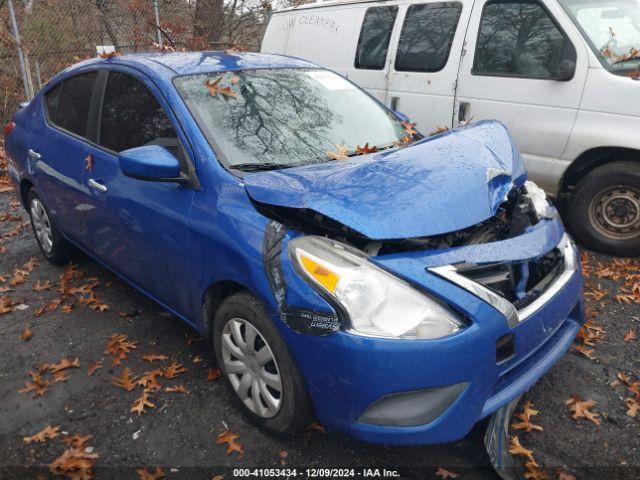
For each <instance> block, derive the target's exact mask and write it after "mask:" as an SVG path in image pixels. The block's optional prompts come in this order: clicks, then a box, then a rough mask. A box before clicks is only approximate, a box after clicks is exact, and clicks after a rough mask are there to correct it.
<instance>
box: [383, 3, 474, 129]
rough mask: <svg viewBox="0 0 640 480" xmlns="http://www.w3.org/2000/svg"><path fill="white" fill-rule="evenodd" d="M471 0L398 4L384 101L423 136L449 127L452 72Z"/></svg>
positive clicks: (451, 100)
mask: <svg viewBox="0 0 640 480" xmlns="http://www.w3.org/2000/svg"><path fill="white" fill-rule="evenodd" d="M471 5H472V3H471V2H468V1H467V2H464V4H463V3H461V2H441V1H436V2H429V3H416V4H413V5H409V6H408V7H403V11H402V12H401V14H400V16H401V22H402V23H401V25H402V28H401V30H400V34H399V36H398V38H397V40H395V39H394V44H395V45H396V46H395V48H392V59H391V61H390V64H391V67H390V69H391V70H390V73H389V97H390V101H389V104H390V105H391V107H392V108H393V109H394V110H398V111H400V112H402V113H404V114H405V115H407V116H408V117H409V118H410V119H411V121H412V122H416V123H417V124H418V130H420V132H421V133H423V134H425V135H428V134H429V133H431V132H434V131H437V130H438V128H444V127H451V126H452V116H453V115H452V113H453V108H454V98H455V88H456V77H457V75H458V68H459V60H460V52H461V51H462V43H463V41H464V34H465V31H466V26H467V22H468V19H469V15H470V14H471Z"/></svg>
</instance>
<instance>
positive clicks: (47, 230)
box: [27, 188, 75, 265]
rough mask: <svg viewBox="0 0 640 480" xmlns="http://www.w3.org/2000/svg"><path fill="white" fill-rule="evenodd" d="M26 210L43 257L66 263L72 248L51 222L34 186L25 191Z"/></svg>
mask: <svg viewBox="0 0 640 480" xmlns="http://www.w3.org/2000/svg"><path fill="white" fill-rule="evenodd" d="M27 211H28V212H29V218H30V219H31V228H32V229H33V235H34V236H35V237H36V242H37V243H38V247H39V248H40V252H42V255H44V258H46V259H47V261H49V262H50V263H53V264H54V265H63V264H65V263H67V262H68V261H69V260H70V259H71V258H72V257H73V254H74V253H75V251H74V248H73V246H72V245H71V244H70V243H69V242H68V241H67V240H65V238H64V237H63V236H62V235H61V234H60V231H59V230H58V229H57V228H56V226H55V225H54V224H53V221H52V220H51V214H50V213H49V210H48V209H47V207H46V205H45V204H44V202H43V201H42V199H41V198H40V196H39V195H38V192H36V189H35V188H31V190H29V192H28V193H27Z"/></svg>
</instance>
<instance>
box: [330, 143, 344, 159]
mask: <svg viewBox="0 0 640 480" xmlns="http://www.w3.org/2000/svg"><path fill="white" fill-rule="evenodd" d="M334 146H335V147H336V148H337V150H336V151H335V152H333V151H328V152H326V153H327V157H329V158H331V159H332V160H345V159H347V158H349V150H348V149H347V146H346V145H337V144H335V143H334Z"/></svg>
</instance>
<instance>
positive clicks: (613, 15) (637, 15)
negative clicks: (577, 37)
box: [560, 0, 640, 75]
mask: <svg viewBox="0 0 640 480" xmlns="http://www.w3.org/2000/svg"><path fill="white" fill-rule="evenodd" d="M560 3H562V5H563V7H564V8H565V10H566V11H567V12H568V13H569V15H570V16H571V17H572V18H573V20H574V21H575V22H576V23H577V24H578V25H579V26H580V28H581V29H582V31H583V32H584V33H585V35H586V36H587V38H588V39H589V42H590V43H591V45H592V47H593V48H594V50H595V51H596V53H597V54H598V55H599V56H600V59H601V61H602V63H603V64H604V65H605V66H606V67H607V68H609V70H611V71H612V72H614V73H619V74H622V75H628V74H629V72H631V71H637V69H638V68H639V67H640V3H638V0H613V1H612V0H560Z"/></svg>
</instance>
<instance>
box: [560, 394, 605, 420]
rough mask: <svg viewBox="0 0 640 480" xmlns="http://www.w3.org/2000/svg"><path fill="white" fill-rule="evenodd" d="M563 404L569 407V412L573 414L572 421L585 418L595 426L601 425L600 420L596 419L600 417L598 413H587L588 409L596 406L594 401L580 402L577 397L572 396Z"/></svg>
mask: <svg viewBox="0 0 640 480" xmlns="http://www.w3.org/2000/svg"><path fill="white" fill-rule="evenodd" d="M565 404H566V405H568V406H569V411H570V412H572V413H573V419H574V420H577V419H578V418H586V419H588V420H591V421H592V422H593V423H595V424H596V425H600V424H601V423H602V420H600V419H599V418H598V417H599V416H600V415H599V414H598V413H595V412H591V411H589V409H590V408H592V407H594V406H595V405H596V401H595V400H581V399H580V397H579V396H577V395H574V396H573V397H571V398H570V399H569V400H567V401H566V402H565Z"/></svg>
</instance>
